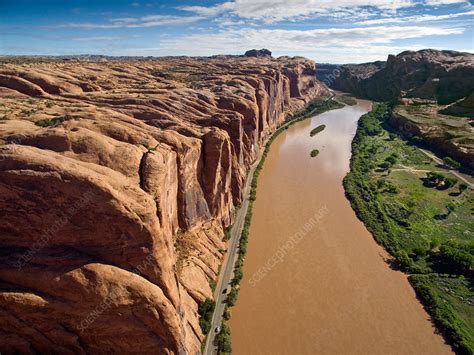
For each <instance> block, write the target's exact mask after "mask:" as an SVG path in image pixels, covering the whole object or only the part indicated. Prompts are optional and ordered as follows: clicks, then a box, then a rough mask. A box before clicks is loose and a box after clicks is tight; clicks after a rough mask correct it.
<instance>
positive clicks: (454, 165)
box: [443, 157, 461, 169]
mask: <svg viewBox="0 0 474 355" xmlns="http://www.w3.org/2000/svg"><path fill="white" fill-rule="evenodd" d="M443 162H444V165H446V167H447V168H450V169H459V168H460V167H461V163H459V162H457V161H456V160H454V159H453V158H451V157H444V158H443Z"/></svg>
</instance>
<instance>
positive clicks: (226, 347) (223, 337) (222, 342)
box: [217, 323, 232, 354]
mask: <svg viewBox="0 0 474 355" xmlns="http://www.w3.org/2000/svg"><path fill="white" fill-rule="evenodd" d="M217 346H218V348H219V353H224V354H230V353H231V352H232V342H231V338H230V328H229V326H228V325H227V324H225V323H222V325H221V331H220V332H219V335H218V337H217Z"/></svg>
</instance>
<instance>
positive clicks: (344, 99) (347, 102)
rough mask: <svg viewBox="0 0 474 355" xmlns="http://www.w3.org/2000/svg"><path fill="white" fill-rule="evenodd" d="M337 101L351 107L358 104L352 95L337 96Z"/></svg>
mask: <svg viewBox="0 0 474 355" xmlns="http://www.w3.org/2000/svg"><path fill="white" fill-rule="evenodd" d="M336 100H337V101H339V102H340V103H343V104H344V105H349V106H354V105H355V104H357V100H356V99H355V98H353V97H352V96H350V95H341V96H337V97H336Z"/></svg>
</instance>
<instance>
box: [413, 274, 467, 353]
mask: <svg viewBox="0 0 474 355" xmlns="http://www.w3.org/2000/svg"><path fill="white" fill-rule="evenodd" d="M409 280H410V283H411V285H412V286H413V288H414V289H415V290H416V293H417V295H418V297H419V298H420V299H421V300H422V301H423V304H424V305H425V307H426V309H427V310H428V312H429V313H430V314H431V316H432V317H433V320H434V322H435V323H436V325H437V326H438V327H440V328H442V329H444V331H445V333H446V336H447V337H448V338H449V339H450V341H451V342H452V344H453V346H454V348H455V349H456V350H457V353H459V354H470V355H472V354H473V349H474V333H473V332H472V329H474V318H473V317H472V304H473V298H472V286H471V281H469V280H467V279H466V278H464V277H463V276H460V277H452V276H449V275H435V274H431V275H411V276H410V277H409Z"/></svg>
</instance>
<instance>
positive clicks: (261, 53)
mask: <svg viewBox="0 0 474 355" xmlns="http://www.w3.org/2000/svg"><path fill="white" fill-rule="evenodd" d="M244 55H245V56H246V57H271V56H272V52H270V51H269V50H268V49H265V48H263V49H251V50H248V51H247V52H245V54H244Z"/></svg>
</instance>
